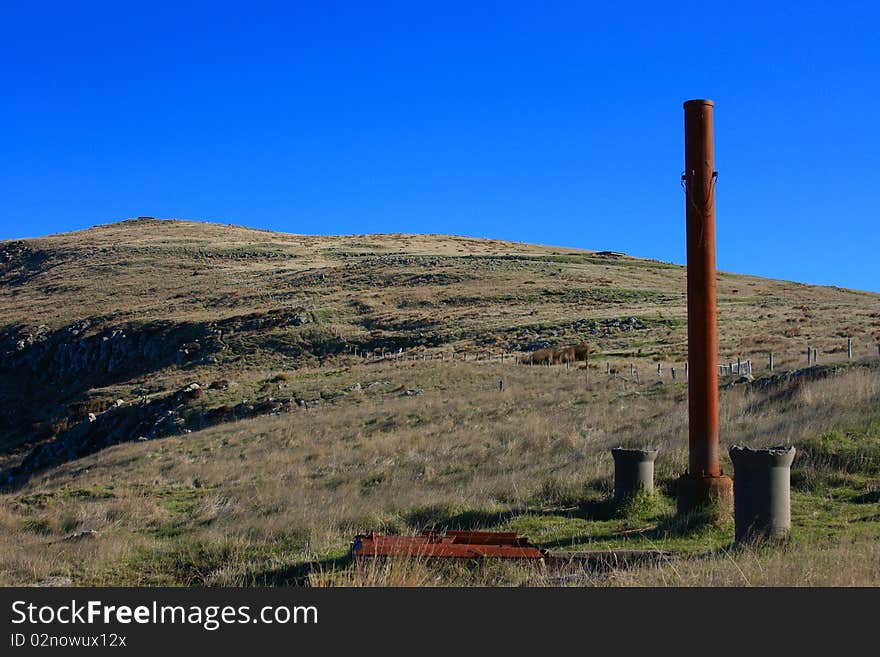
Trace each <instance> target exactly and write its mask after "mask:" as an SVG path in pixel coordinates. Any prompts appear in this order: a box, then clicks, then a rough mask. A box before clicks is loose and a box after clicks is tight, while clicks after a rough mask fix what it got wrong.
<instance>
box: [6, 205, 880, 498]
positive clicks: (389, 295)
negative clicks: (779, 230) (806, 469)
mask: <svg viewBox="0 0 880 657" xmlns="http://www.w3.org/2000/svg"><path fill="white" fill-rule="evenodd" d="M718 286H719V304H720V309H719V315H720V338H721V339H720V342H721V350H722V360H725V359H728V358H729V359H730V360H735V359H736V358H738V357H741V358H743V359H747V358H748V359H756V361H760V362H761V363H763V362H764V360H765V358H766V353H767V352H768V351H773V352H774V355H775V359H776V363H777V364H778V365H779V366H781V367H785V366H786V365H787V364H788V365H792V366H793V365H794V364H796V363H800V362H801V361H802V359H803V357H802V354H803V351H804V347H805V345H806V344H807V343H809V344H810V345H812V346H813V347H815V348H817V349H818V350H819V352H820V353H821V354H822V359H823V360H826V359H828V358H835V357H837V358H839V357H840V356H841V354H842V352H843V351H844V349H845V338H846V336H853V337H854V338H855V344H856V351H857V356H858V355H867V354H868V353H870V351H872V350H873V349H874V347H873V345H874V344H875V343H876V342H877V341H878V339H880V296H878V295H874V294H869V293H863V292H856V291H850V290H842V289H837V288H827V287H817V286H807V285H800V284H796V283H788V282H781V281H773V280H766V279H760V278H756V277H749V276H742V275H734V274H725V273H722V274H719V281H718ZM684 288H685V286H684V269H683V268H682V267H679V266H674V265H670V264H665V263H661V262H656V261H649V260H639V259H635V258H630V257H626V256H623V255H621V254H614V253H603V252H589V251H579V250H572V249H563V248H557V247H548V246H536V245H528V244H519V243H512V242H501V241H491V240H483V239H473V238H467V237H455V236H443V235H354V236H334V237H318V236H301V235H291V234H284V233H272V232H266V231H260V230H254V229H249V228H242V227H236V226H222V225H216V224H206V223H197V222H188V221H173V220H155V219H150V218H142V219H138V220H129V221H124V222H120V223H116V224H109V225H103V226H97V227H95V228H92V229H89V230H85V231H79V232H74V233H66V234H60V235H51V236H48V237H43V238H38V239H31V240H19V241H15V242H6V243H3V244H0V317H2V318H3V320H2V322H3V325H2V326H0V374H2V377H0V398H2V401H3V403H2V411H0V435H2V436H3V438H2V443H0V449H2V452H3V455H2V461H0V465H2V466H3V467H4V468H5V470H6V476H7V479H9V480H10V481H11V480H12V479H15V478H16V477H19V476H21V475H27V474H28V473H30V472H32V471H36V470H39V469H42V468H45V467H48V466H51V465H55V464H58V463H61V462H64V461H66V460H69V459H71V458H76V457H78V456H82V455H84V454H87V453H90V452H93V451H95V450H97V449H100V448H102V447H105V446H108V445H112V444H116V443H118V442H124V441H128V440H133V439H149V438H154V437H160V436H165V435H170V434H175V433H181V432H186V431H191V430H197V429H200V428H203V427H205V426H210V425H213V424H217V423H222V422H226V421H230V420H234V419H239V418H241V417H248V416H251V415H255V414H256V415H260V414H265V413H277V412H286V411H289V410H291V409H294V408H298V407H304V406H307V405H308V404H309V402H311V403H312V405H315V404H319V403H326V402H328V399H326V398H325V397H327V394H326V393H327V391H324V393H325V396H324V397H322V396H321V394H320V392H321V391H317V390H313V389H309V388H308V386H301V387H300V388H297V389H293V388H291V387H290V386H287V385H283V384H282V385H281V387H280V388H279V385H278V383H279V382H275V383H273V384H267V379H268V378H269V377H270V376H271V374H272V373H274V372H276V371H283V370H302V369H303V368H318V369H320V368H327V367H339V366H344V365H346V364H351V363H352V362H356V361H357V360H358V359H359V358H362V357H363V356H364V355H367V356H368V357H381V356H385V357H387V356H388V355H390V354H397V356H396V357H397V358H413V357H416V358H422V359H427V358H451V357H453V354H458V356H459V358H461V357H463V356H464V355H468V356H469V358H470V359H471V360H472V361H473V360H476V359H486V358H491V357H492V356H494V357H500V355H501V354H502V353H504V354H506V355H507V356H508V358H510V359H513V358H515V357H516V356H517V355H525V354H529V353H531V352H533V351H535V350H536V349H540V348H543V347H559V346H564V345H570V344H577V343H589V345H590V348H591V350H592V352H593V354H594V365H595V364H596V363H598V362H602V363H603V364H604V363H605V362H608V363H609V365H607V366H606V367H612V366H613V367H615V368H618V369H620V370H623V368H624V366H625V364H630V363H637V364H640V365H641V366H642V367H643V368H644V370H645V372H647V371H648V367H649V366H650V367H651V368H653V367H654V364H655V363H664V365H665V366H667V367H671V366H674V365H675V364H676V363H678V365H679V367H681V364H682V363H683V362H684V360H686V325H685V319H686V311H685V294H684ZM230 381H231V383H230ZM191 384H195V385H191ZM187 386H189V387H187ZM206 388H207V389H206ZM337 393H338V391H330V393H329V397H330V398H331V399H330V400H329V401H332V398H333V397H334V396H335V395H337ZM10 478H12V479H10Z"/></svg>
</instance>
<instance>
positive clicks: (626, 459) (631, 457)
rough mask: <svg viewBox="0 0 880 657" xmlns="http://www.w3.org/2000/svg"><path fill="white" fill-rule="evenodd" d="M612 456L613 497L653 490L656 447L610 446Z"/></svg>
mask: <svg viewBox="0 0 880 657" xmlns="http://www.w3.org/2000/svg"><path fill="white" fill-rule="evenodd" d="M611 456H613V457H614V499H615V500H622V499H624V498H626V497H629V496H630V495H633V494H635V493H637V492H638V491H639V490H644V491H645V492H646V493H648V494H650V493H653V492H654V460H655V459H656V458H657V450H656V449H633V448H627V447H612V448H611Z"/></svg>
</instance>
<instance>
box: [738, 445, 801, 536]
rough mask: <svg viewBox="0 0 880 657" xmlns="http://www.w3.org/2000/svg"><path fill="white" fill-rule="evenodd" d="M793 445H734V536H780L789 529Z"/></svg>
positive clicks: (784, 534)
mask: <svg viewBox="0 0 880 657" xmlns="http://www.w3.org/2000/svg"><path fill="white" fill-rule="evenodd" d="M794 456H795V448H794V447H771V448H770V449H751V448H749V447H740V446H737V445H734V446H732V447H731V448H730V458H731V460H732V461H733V470H734V475H733V482H734V495H733V497H734V519H735V522H736V533H735V540H736V542H737V543H741V542H743V541H748V540H753V539H761V538H773V539H781V538H785V537H786V536H787V535H788V532H789V530H790V529H791V464H792V461H794Z"/></svg>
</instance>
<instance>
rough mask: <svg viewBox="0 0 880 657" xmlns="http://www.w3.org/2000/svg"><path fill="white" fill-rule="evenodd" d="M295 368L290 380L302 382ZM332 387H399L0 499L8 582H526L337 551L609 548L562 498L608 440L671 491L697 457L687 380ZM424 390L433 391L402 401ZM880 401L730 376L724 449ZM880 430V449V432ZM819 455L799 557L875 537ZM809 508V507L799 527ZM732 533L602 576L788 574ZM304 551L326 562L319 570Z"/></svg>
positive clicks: (532, 373)
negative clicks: (739, 546) (396, 546)
mask: <svg viewBox="0 0 880 657" xmlns="http://www.w3.org/2000/svg"><path fill="white" fill-rule="evenodd" d="M383 368H384V369H383ZM296 376H297V374H296V373H290V375H289V378H290V380H291V381H293V382H295V380H296ZM499 377H503V378H504V379H505V382H506V389H505V391H504V392H503V393H500V392H498V390H497V388H496V384H497V380H498V378H499ZM338 378H339V379H340V384H342V383H348V382H351V381H364V380H367V379H370V380H372V379H376V378H378V379H381V380H385V381H389V382H390V384H389V385H386V386H385V388H386V390H387V392H386V393H385V394H381V395H378V394H377V395H376V396H367V395H365V394H363V393H353V396H352V398H351V399H348V400H347V401H346V403H344V404H342V403H340V404H338V405H334V406H326V407H323V408H318V409H314V410H310V411H305V410H301V411H299V412H296V413H294V414H291V415H283V416H277V417H265V418H259V419H254V420H248V421H243V422H239V423H234V424H228V425H221V426H218V427H214V428H212V429H208V430H205V431H201V432H197V433H193V434H190V435H187V436H182V437H177V438H168V439H164V440H160V441H152V442H147V443H141V444H128V445H121V446H118V447H114V448H111V449H108V450H105V451H104V452H101V453H99V454H97V455H93V456H91V457H87V458H85V459H81V460H79V461H75V462H72V463H70V464H67V465H64V466H62V467H60V468H57V469H55V470H52V471H50V472H48V473H46V474H44V475H41V476H39V477H37V478H35V479H33V480H32V481H31V482H30V483H29V484H28V485H27V486H26V487H25V489H23V490H21V491H18V492H16V493H15V494H9V495H4V496H3V497H2V498H0V499H2V507H0V508H2V510H3V515H2V516H0V524H2V527H3V532H2V536H3V538H2V539H0V540H2V543H3V545H2V546H0V548H2V553H3V555H4V557H3V559H2V562H0V581H2V582H4V583H28V582H34V581H39V580H41V579H43V578H45V577H48V576H50V575H53V576H57V575H64V576H69V577H72V578H73V579H74V581H76V582H78V583H90V582H91V583H95V582H97V583H111V582H128V583H139V584H143V583H162V582H165V583H168V582H175V583H186V584H192V583H201V584H263V583H280V582H294V581H299V582H303V583H307V582H311V583H314V584H322V585H323V584H336V583H345V584H370V583H394V584H404V583H413V584H416V583H418V584H420V585H421V584H450V583H457V582H458V583H461V582H467V583H470V584H477V585H479V584H493V583H495V584H503V583H523V582H526V581H531V580H529V579H528V577H525V575H524V574H523V573H522V572H520V571H513V572H506V573H505V572H502V573H499V572H497V571H495V570H489V571H485V570H483V571H479V572H477V573H474V572H473V571H470V570H469V571H467V572H464V573H463V572H454V573H448V572H446V573H444V572H441V573H440V574H439V575H438V573H437V571H436V570H435V569H434V568H433V567H428V566H426V565H425V564H410V565H409V566H398V565H393V564H391V565H384V566H382V567H381V568H379V566H378V565H376V566H375V567H374V569H373V570H369V569H368V570H366V571H361V570H358V569H350V568H349V566H347V565H346V562H345V560H344V558H343V555H344V553H345V550H346V546H347V543H348V540H350V539H351V537H352V536H353V535H354V534H355V533H357V532H359V531H364V530H366V529H369V528H374V529H377V530H380V531H389V532H412V531H418V530H419V529H421V528H422V526H423V525H425V524H434V523H436V524H438V525H439V526H444V525H449V526H453V525H455V526H473V527H498V526H511V523H513V524H512V526H514V527H523V528H524V531H526V533H529V534H530V535H531V536H532V538H533V539H534V540H538V541H539V542H543V543H544V544H560V543H561V544H565V543H566V541H568V540H569V539H570V540H571V542H572V543H573V544H576V545H585V546H591V545H593V546H602V545H607V544H608V543H607V540H605V539H603V538H602V536H603V535H604V534H605V533H607V530H608V526H607V523H604V522H598V521H597V522H594V521H592V520H591V519H590V518H589V517H577V514H576V515H575V517H570V513H569V512H566V511H565V509H566V508H569V507H571V505H572V504H574V505H577V504H578V503H580V502H581V501H583V500H587V499H596V498H601V497H602V495H604V494H605V493H606V492H607V490H608V487H609V485H610V479H611V475H612V463H611V458H610V455H609V452H608V448H609V447H611V446H613V445H616V444H633V445H635V444H643V445H644V444H652V445H655V446H658V447H659V448H660V449H661V457H660V458H659V460H658V464H657V473H658V475H657V476H658V479H659V480H660V481H661V482H663V481H669V480H670V479H672V478H674V477H675V476H676V475H677V474H679V473H680V472H681V471H682V470H683V468H684V465H685V462H686V454H685V451H684V449H685V443H686V400H685V390H684V388H683V386H682V385H681V384H676V385H670V384H665V385H657V384H648V383H643V384H641V385H636V384H634V383H633V382H631V381H626V380H624V379H622V378H619V377H612V378H604V377H603V378H601V379H598V378H596V377H594V380H593V381H592V382H591V384H590V385H589V386H587V385H586V384H585V381H584V377H583V373H582V372H576V371H573V370H572V371H566V370H564V369H562V368H555V369H554V368H523V367H516V366H512V365H511V366H508V365H505V366H501V365H479V366H476V365H470V364H464V363H439V362H434V363H431V362H428V363H418V364H417V366H416V367H411V368H395V367H392V366H390V365H376V366H360V367H354V368H351V369H350V370H348V371H345V372H340V373H339V374H338ZM416 386H418V387H420V388H422V389H423V390H424V392H423V394H422V395H420V396H416V397H407V396H402V395H401V394H400V390H402V389H410V388H413V387H416ZM394 391H396V392H394ZM357 394H360V395H361V396H360V397H357ZM878 401H880V376H878V370H877V369H876V368H867V367H856V368H851V369H849V370H846V371H842V372H841V373H839V374H838V375H836V376H833V377H830V378H827V379H823V380H818V381H812V382H804V383H797V384H789V385H786V386H782V387H780V386H771V387H768V388H766V389H762V388H760V387H759V386H735V387H733V388H731V389H729V390H725V391H724V392H723V394H722V408H723V413H722V435H723V436H724V440H725V443H726V444H730V443H734V442H744V443H747V444H750V445H771V444H780V443H785V444H797V445H810V441H811V440H814V439H815V438H816V436H819V435H823V434H825V433H827V432H829V431H832V430H835V429H840V428H841V427H848V428H853V429H858V428H859V427H868V429H866V431H869V432H870V431H874V430H875V429H876V426H877V421H878V412H877V408H878V404H877V402H878ZM872 423H873V424H872ZM870 427H874V429H871V428H870ZM871 435H872V436H873V438H872V439H871V440H873V441H874V442H873V443H871V444H872V445H876V444H877V434H871ZM876 454H877V452H876V451H875V452H871V453H870V454H869V459H875V458H876ZM819 456H820V455H818V454H817V455H815V458H811V457H809V456H808V455H807V452H804V453H803V455H802V457H801V458H799V460H798V462H797V465H796V472H795V482H796V487H799V488H798V490H803V495H801V496H800V497H799V496H798V495H799V493H797V491H796V496H795V505H796V507H795V511H796V513H795V518H796V534H799V535H801V536H802V540H799V541H798V542H797V547H796V548H795V549H794V552H793V554H794V555H796V556H797V559H799V560H800V559H801V556H804V557H806V555H812V554H813V553H815V555H832V554H836V552H835V550H842V549H844V548H846V546H849V547H848V548H846V549H849V550H851V551H853V550H855V551H857V550H861V549H862V548H861V547H859V546H862V545H863V544H864V543H863V542H864V541H867V538H869V537H873V538H874V539H876V538H880V504H878V502H880V500H874V501H873V502H871V501H870V500H872V499H873V498H871V497H870V495H871V491H876V490H877V489H878V479H877V472H876V471H875V470H871V469H870V467H868V468H867V469H865V468H864V467H861V468H855V469H853V468H848V467H847V466H845V465H844V466H842V467H841V465H840V463H835V462H831V461H827V460H822V458H819ZM869 465H870V466H871V467H877V462H876V461H870V462H869ZM840 486H845V487H848V488H847V490H850V489H852V491H853V492H852V495H853V496H854V495H856V494H858V493H859V492H861V493H862V494H864V495H866V496H867V497H866V499H867V500H868V501H867V502H866V503H860V504H858V505H855V504H853V505H850V506H847V507H846V508H845V509H844V510H843V511H841V510H840V509H838V507H837V506H833V507H829V508H828V509H826V508H825V507H824V506H823V504H825V503H826V502H828V500H831V502H832V503H834V504H837V502H836V501H835V500H836V497H835V496H837V497H840V494H839V492H835V491H836V490H837V488H839V487H840ZM836 487H837V488H836ZM798 504H800V505H801V506H803V507H804V508H803V509H802V510H803V511H804V513H803V514H802V515H803V516H804V517H803V519H802V520H803V523H802V525H803V526H802V527H800V528H799V527H797V522H798V521H799V519H801V515H798V513H797V511H798V508H797V505H798ZM814 506H815V508H816V509H817V510H816V512H815V513H816V514H819V515H818V516H816V517H814V516H813V507H814ZM841 509H843V507H841ZM548 510H549V511H548ZM548 513H549V516H548V518H547V519H544V518H543V517H542V514H548ZM840 514H844V515H843V516H841V515H840ZM846 514H850V515H852V514H856V515H853V516H852V517H853V518H856V516H858V517H859V518H861V517H865V518H870V517H871V516H872V514H873V515H874V516H876V517H875V518H874V519H873V520H870V519H869V520H866V521H862V522H860V523H859V524H857V525H855V526H854V529H853V528H852V527H849V528H848V527H847V524H851V523H847V522H844V523H843V525H844V526H843V527H842V528H841V527H837V526H836V523H837V522H838V521H841V520H845V519H846V517H847V516H846ZM655 522H657V521H651V522H649V523H647V524H652V523H655ZM661 522H662V519H661ZM506 523H507V524H506ZM517 523H519V524H517ZM636 524H638V523H636ZM85 529H93V530H96V531H98V532H99V535H98V537H97V538H91V539H81V540H80V541H75V542H67V541H63V540H61V539H63V538H64V537H65V536H66V535H69V534H71V533H74V532H77V531H82V530H85ZM728 530H729V528H726V529H725V530H724V531H723V532H721V533H720V534H718V535H715V534H712V535H708V536H703V537H701V538H697V539H694V540H693V541H692V540H691V539H684V538H680V537H676V536H673V535H671V536H670V537H669V540H666V539H657V540H658V541H660V542H661V543H663V542H664V541H665V544H668V545H673V546H674V545H676V544H677V543H676V541H678V543H681V545H680V547H681V549H682V550H683V551H685V552H691V553H694V554H701V553H702V554H709V555H714V556H709V557H705V558H698V559H693V560H691V559H688V560H684V561H681V562H677V563H676V564H675V566H674V568H673V567H672V566H670V567H668V568H662V569H657V570H645V571H642V570H639V571H633V572H631V573H626V574H619V576H616V577H617V578H616V579H613V580H609V581H608V582H604V580H602V581H603V582H604V583H614V584H638V583H652V584H654V583H664V582H665V583H667V584H712V583H715V582H716V581H720V582H723V583H729V584H764V583H774V582H775V583H779V584H783V583H789V582H792V581H794V580H793V579H792V577H795V576H794V575H792V576H790V577H789V576H788V575H786V574H785V572H786V571H784V569H783V568H782V562H778V561H777V560H778V559H779V557H777V556H775V554H776V553H773V552H762V553H757V554H755V555H751V554H749V553H737V554H735V555H730V554H727V553H720V554H716V552H715V550H717V549H719V547H723V545H724V541H725V540H728V541H729V539H724V535H725V534H724V532H726V531H728ZM566 536H568V537H569V538H566ZM829 539H830V540H831V543H827V541H828V540H829ZM603 540H604V541H605V542H604V543H603V542H602V541H603ZM597 541H598V542H597ZM852 541H857V542H856V543H854V544H853V543H852ZM858 541H863V542H858ZM852 545H856V547H852ZM841 546H843V547H841ZM706 550H709V552H708V553H707V552H706ZM876 554H877V553H876V550H873V551H871V550H868V551H864V555H866V556H865V558H864V559H861V558H860V559H853V560H850V561H848V562H847V564H848V569H849V572H848V573H846V574H837V575H835V576H834V577H835V578H837V579H831V578H830V576H829V579H828V580H827V582H828V583H833V582H837V581H841V582H843V581H844V580H847V578H850V579H852V580H853V581H865V582H869V581H870V582H874V583H880V582H878V580H877V579H876V573H877V570H876V564H874V566H872V565H871V564H872V563H874V562H872V561H871V556H872V555H873V556H874V557H876ZM813 558H814V557H810V559H813ZM815 558H819V556H816V557H815ZM822 558H827V559H832V558H833V557H831V556H826V557H822ZM310 562H317V563H318V564H319V565H318V566H317V567H316V569H315V570H314V571H312V574H311V575H309V574H308V573H309V569H308V567H307V564H309V563H310ZM809 563H810V561H809V560H806V561H804V562H803V563H800V565H799V566H798V567H797V568H795V569H794V570H793V571H792V572H794V573H801V574H802V576H803V577H804V578H807V579H806V580H805V581H806V582H814V583H817V584H821V583H823V582H824V581H826V580H823V579H822V576H820V575H819V574H812V575H811V574H809V573H810V572H812V571H810V566H809V565H808V564H809ZM850 564H851V567H850ZM410 566H412V568H410ZM872 568H873V569H872ZM401 569H402V570H401ZM762 569H763V570H762ZM739 570H742V571H743V573H744V575H738V571H739ZM337 571H338V572H337ZM761 573H763V575H762V574H761ZM734 575H737V576H739V577H740V580H737V579H736V577H735V576H734ZM784 575H785V577H783V576H784ZM799 576H801V575H798V577H799ZM524 577H525V579H523V578H524ZM776 577H778V578H780V579H779V580H778V581H777V580H775V579H774V578H776ZM548 581H549V580H548ZM553 581H557V580H553ZM597 581H599V580H596V581H594V580H592V579H591V580H590V583H597ZM847 581H848V580H847ZM563 583H564V582H563Z"/></svg>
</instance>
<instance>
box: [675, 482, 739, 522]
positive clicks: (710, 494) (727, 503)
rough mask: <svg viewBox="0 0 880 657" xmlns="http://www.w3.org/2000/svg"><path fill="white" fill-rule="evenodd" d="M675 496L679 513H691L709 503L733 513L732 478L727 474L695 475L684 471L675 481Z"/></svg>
mask: <svg viewBox="0 0 880 657" xmlns="http://www.w3.org/2000/svg"><path fill="white" fill-rule="evenodd" d="M675 497H676V506H677V510H678V513H679V514H683V513H691V512H692V511H696V510H697V509H699V508H701V507H705V506H707V505H709V504H716V505H718V508H719V509H720V510H722V511H724V512H726V513H733V479H731V478H730V477H728V476H727V475H719V476H717V477H695V476H693V475H691V474H689V473H687V472H685V473H684V474H683V475H681V477H679V478H678V481H677V482H676V485H675Z"/></svg>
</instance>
